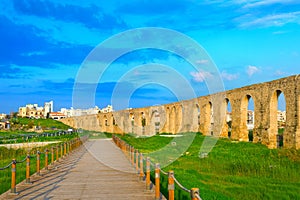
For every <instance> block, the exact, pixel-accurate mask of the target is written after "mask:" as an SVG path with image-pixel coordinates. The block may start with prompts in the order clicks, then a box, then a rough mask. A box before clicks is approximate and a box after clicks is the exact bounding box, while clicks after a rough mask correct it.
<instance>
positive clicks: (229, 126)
mask: <svg viewBox="0 0 300 200" xmlns="http://www.w3.org/2000/svg"><path fill="white" fill-rule="evenodd" d="M225 103H226V116H225V117H226V118H225V121H226V125H227V137H228V138H231V130H232V113H231V112H232V109H231V104H230V101H229V99H228V98H226V99H225Z"/></svg>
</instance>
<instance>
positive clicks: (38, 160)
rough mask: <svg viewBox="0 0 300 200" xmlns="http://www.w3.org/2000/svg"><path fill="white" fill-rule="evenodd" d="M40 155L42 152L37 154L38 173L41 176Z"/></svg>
mask: <svg viewBox="0 0 300 200" xmlns="http://www.w3.org/2000/svg"><path fill="white" fill-rule="evenodd" d="M40 154H41V152H39V151H38V152H37V154H36V173H37V174H38V175H40Z"/></svg>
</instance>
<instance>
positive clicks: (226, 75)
mask: <svg viewBox="0 0 300 200" xmlns="http://www.w3.org/2000/svg"><path fill="white" fill-rule="evenodd" d="M221 77H222V78H223V79H225V80H227V81H232V80H235V79H237V78H238V74H229V73H227V72H226V71H223V72H222V73H221Z"/></svg>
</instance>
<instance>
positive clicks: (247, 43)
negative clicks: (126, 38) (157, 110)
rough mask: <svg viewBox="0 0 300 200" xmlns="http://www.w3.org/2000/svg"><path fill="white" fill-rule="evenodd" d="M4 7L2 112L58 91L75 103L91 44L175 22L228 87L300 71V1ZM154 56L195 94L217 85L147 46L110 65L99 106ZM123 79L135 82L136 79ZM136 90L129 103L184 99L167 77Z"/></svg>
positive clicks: (66, 2) (59, 99) (70, 0)
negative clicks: (76, 87) (126, 76)
mask: <svg viewBox="0 0 300 200" xmlns="http://www.w3.org/2000/svg"><path fill="white" fill-rule="evenodd" d="M0 9H1V13H0V70H1V72H0V83H1V86H0V88H1V90H0V112H4V113H9V112H11V111H17V109H18V107H19V106H22V105H25V104H27V103H38V104H43V102H45V101H50V100H53V101H54V104H55V110H59V109H60V108H61V107H71V106H72V94H73V87H74V83H75V81H76V77H77V73H78V71H79V70H80V68H81V67H82V63H83V61H84V60H85V58H86V57H87V56H88V55H89V53H90V51H92V50H93V49H94V48H95V47H96V46H97V45H98V44H100V43H101V42H103V41H105V40H106V39H108V38H110V37H111V36H113V35H115V34H119V33H121V32H123V31H127V30H130V29H135V28H141V27H162V28H167V29H172V30H175V31H178V32H180V33H183V34H185V35H186V36H188V37H190V38H192V39H193V40H195V41H196V42H198V43H199V44H200V45H201V46H202V47H203V48H204V49H205V50H206V52H207V53H208V54H209V56H210V57H211V59H212V60H213V62H214V63H215V64H216V66H217V68H218V71H219V72H220V76H221V77H222V80H223V83H224V88H225V89H226V90H228V89H233V88H237V87H242V86H245V85H249V84H253V83H259V82H264V81H270V80H274V79H278V78H281V77H286V76H289V75H293V74H299V73H300V66H299V65H300V64H299V63H300V48H299V44H300V37H299V35H300V2H299V1H298V0H262V1H257V0H249V1H244V0H231V1H221V0H202V1H196V0H181V1H176V0H172V1H169V0H166V1H160V0H151V1H140V0H139V1H138V0H133V1H114V0H111V1H99V0H86V1H76V0H52V1H50V0H49V1H41V0H2V1H1V4H0ZM166 42H167V40H166ZM178 45H180V44H178ZM199 62H203V63H204V62H205V60H201V59H199ZM148 63H158V64H163V65H168V66H170V67H173V68H174V69H175V70H176V71H178V73H179V74H181V75H182V77H184V78H185V79H186V80H187V81H188V82H189V84H190V85H191V86H192V87H193V88H194V90H195V93H196V95H197V96H201V95H206V94H208V93H209V91H208V90H207V87H206V84H205V76H206V75H207V74H205V73H203V72H201V71H193V69H192V67H190V66H189V63H187V62H186V61H185V60H184V59H183V58H181V57H179V56H178V55H174V54H172V53H170V52H163V51H161V50H157V49H148V50H147V49H146V50H139V51H134V52H130V53H128V54H126V55H124V56H122V57H120V58H118V59H116V60H115V61H114V62H113V63H112V64H111V66H110V68H109V69H108V70H107V71H106V72H105V77H104V78H103V79H101V83H99V84H98V87H97V90H96V93H95V105H98V106H100V107H103V106H106V105H107V104H111V96H112V95H111V93H112V92H113V90H114V87H115V86H116V84H117V83H119V82H120V78H121V77H122V76H123V75H124V74H126V72H128V71H130V70H132V69H133V68H135V67H136V66H140V65H145V64H148ZM203 63H202V64H203ZM146 71H147V70H146ZM146 71H139V70H138V69H137V70H136V71H134V74H135V75H136V76H135V78H136V79H140V80H142V79H145V76H146V75H147V74H146ZM156 73H157V74H159V73H162V72H159V71H156ZM151 75H153V76H156V75H155V74H153V72H151ZM148 79H149V75H148ZM166 79H168V76H167V75H166ZM175 82H176V80H175ZM175 82H174V83H173V82H172V81H170V84H172V85H174V84H175V85H176V83H175ZM122 84H123V85H125V86H126V85H128V87H130V86H131V85H132V82H130V81H128V80H126V81H123V82H122ZM135 89H136V90H135V91H134V92H133V93H132V94H131V96H130V100H129V104H128V105H129V106H130V107H142V106H149V105H155V104H164V103H168V102H172V101H176V100H177V99H178V97H177V96H176V94H174V92H173V91H172V90H170V88H168V86H163V85H158V84H155V81H154V82H153V83H151V84H148V85H144V86H142V87H140V88H135ZM124 92H126V91H124ZM179 92H182V93H184V92H185V88H182V90H181V91H179ZM118 96H122V94H118ZM125 96H126V95H125ZM183 98H188V96H186V97H183ZM180 100H181V99H180Z"/></svg>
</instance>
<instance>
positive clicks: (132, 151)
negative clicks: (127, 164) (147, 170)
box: [131, 147, 134, 165]
mask: <svg viewBox="0 0 300 200" xmlns="http://www.w3.org/2000/svg"><path fill="white" fill-rule="evenodd" d="M131 163H132V165H134V147H132V148H131Z"/></svg>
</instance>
